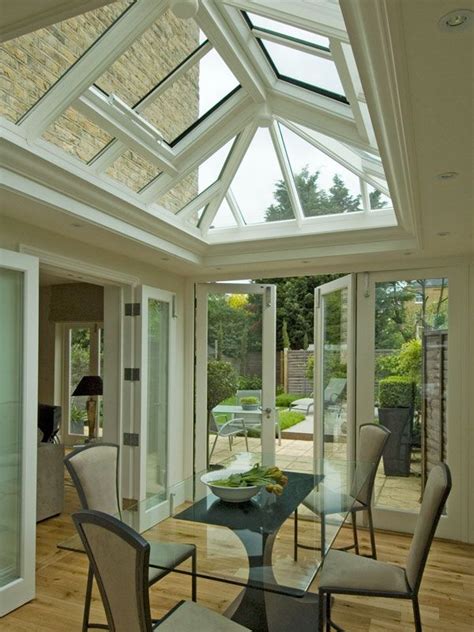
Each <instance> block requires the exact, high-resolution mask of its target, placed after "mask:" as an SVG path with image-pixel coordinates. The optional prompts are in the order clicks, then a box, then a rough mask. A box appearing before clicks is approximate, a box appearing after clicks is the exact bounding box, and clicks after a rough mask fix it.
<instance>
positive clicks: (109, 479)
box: [64, 443, 196, 632]
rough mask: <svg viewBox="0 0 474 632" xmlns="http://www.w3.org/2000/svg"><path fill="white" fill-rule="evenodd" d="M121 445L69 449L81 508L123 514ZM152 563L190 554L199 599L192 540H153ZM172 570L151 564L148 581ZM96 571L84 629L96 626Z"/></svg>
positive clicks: (167, 563)
mask: <svg viewBox="0 0 474 632" xmlns="http://www.w3.org/2000/svg"><path fill="white" fill-rule="evenodd" d="M118 463H119V446H118V445H116V444H114V443H91V444H87V445H85V446H84V447H82V446H81V447H79V448H76V449H75V450H73V451H72V452H70V453H69V454H68V455H67V456H66V457H65V459H64V464H65V466H66V469H67V471H68V472H69V474H70V476H71V479H72V482H73V483H74V486H75V488H76V490H77V493H78V496H79V501H80V503H81V507H82V509H95V510H99V511H102V512H104V513H107V514H111V515H117V516H120V515H121V510H120V505H121V503H120V499H119V486H118V474H119V469H118ZM150 549H151V553H150V555H151V560H152V563H153V565H156V566H162V567H165V568H166V569H168V568H172V567H176V566H179V564H181V563H182V562H184V561H185V560H187V559H189V558H191V564H192V577H191V582H192V584H191V591H192V600H193V601H196V547H195V546H194V545H193V544H177V543H173V542H152V543H151V546H150ZM169 572H170V571H168V570H164V569H160V568H150V569H149V571H148V583H149V585H150V586H151V585H153V584H154V583H155V582H157V581H158V580H160V579H162V578H163V577H165V575H167V574H168V573H169ZM93 580H94V573H93V570H92V566H90V565H89V573H88V577H87V587H86V598H85V603H84V616H83V624H82V630H83V632H86V630H88V629H89V628H92V627H93V628H96V627H97V625H96V624H91V623H90V622H89V617H90V606H91V598H92V584H93Z"/></svg>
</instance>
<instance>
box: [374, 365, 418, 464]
mask: <svg viewBox="0 0 474 632" xmlns="http://www.w3.org/2000/svg"><path fill="white" fill-rule="evenodd" d="M414 387H415V384H414V382H413V379H412V378H410V377H405V376H402V375H391V376H389V377H386V378H384V379H382V380H380V382H379V409H378V414H379V421H380V423H381V424H382V425H383V426H385V427H386V428H388V430H390V437H389V439H388V441H387V445H386V446H385V450H384V454H383V467H384V472H385V475H386V476H409V475H410V459H411V443H412V440H411V439H412V438H411V429H412V421H413V405H414V392H415V388H414Z"/></svg>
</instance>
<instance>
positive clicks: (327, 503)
mask: <svg viewBox="0 0 474 632" xmlns="http://www.w3.org/2000/svg"><path fill="white" fill-rule="evenodd" d="M303 505H304V506H305V507H307V508H308V509H311V511H312V512H313V513H315V514H317V515H318V516H321V515H323V514H324V515H329V514H336V513H345V512H346V511H349V509H351V508H353V509H354V510H357V511H360V510H362V509H365V505H363V504H362V503H360V502H359V501H358V500H354V498H352V496H349V495H348V494H339V493H337V492H335V491H333V490H332V489H328V488H327V487H324V486H323V485H320V487H319V491H313V492H311V494H308V495H307V496H306V498H305V499H304V500H303Z"/></svg>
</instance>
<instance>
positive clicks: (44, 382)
mask: <svg viewBox="0 0 474 632" xmlns="http://www.w3.org/2000/svg"><path fill="white" fill-rule="evenodd" d="M50 304H51V287H42V288H40V291H39V340H38V402H40V403H41V404H51V405H54V404H59V403H60V402H57V401H55V388H54V386H55V382H54V371H55V360H56V358H55V325H54V322H51V321H50V320H49V310H50Z"/></svg>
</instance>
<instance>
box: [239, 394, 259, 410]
mask: <svg viewBox="0 0 474 632" xmlns="http://www.w3.org/2000/svg"><path fill="white" fill-rule="evenodd" d="M240 405H241V406H242V408H243V410H258V407H259V406H260V401H259V399H258V397H241V398H240Z"/></svg>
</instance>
